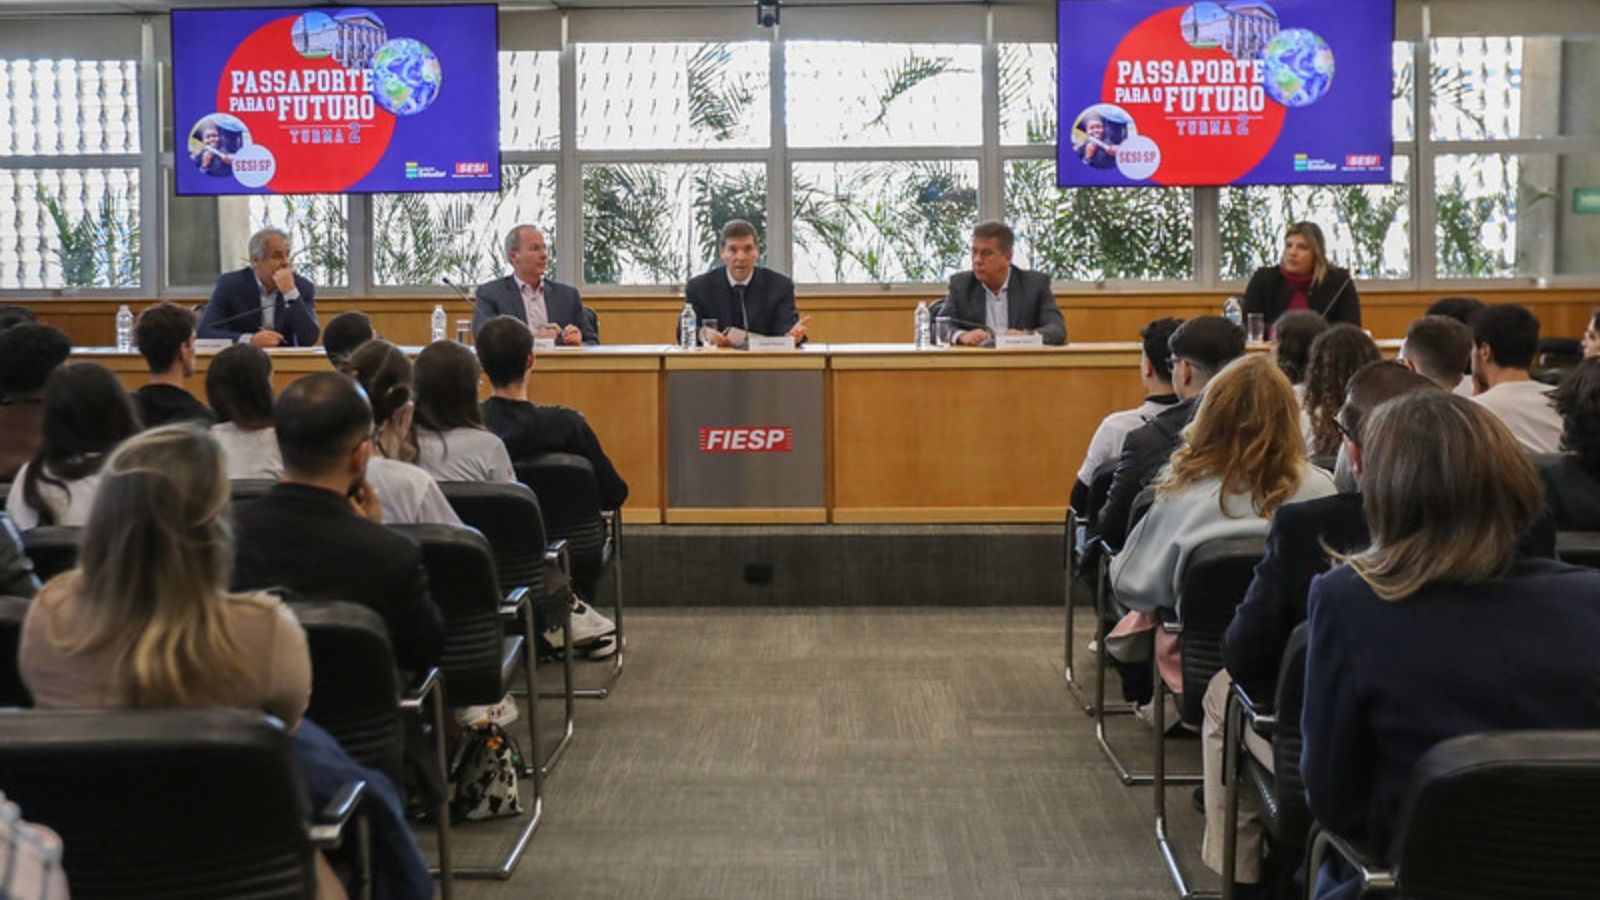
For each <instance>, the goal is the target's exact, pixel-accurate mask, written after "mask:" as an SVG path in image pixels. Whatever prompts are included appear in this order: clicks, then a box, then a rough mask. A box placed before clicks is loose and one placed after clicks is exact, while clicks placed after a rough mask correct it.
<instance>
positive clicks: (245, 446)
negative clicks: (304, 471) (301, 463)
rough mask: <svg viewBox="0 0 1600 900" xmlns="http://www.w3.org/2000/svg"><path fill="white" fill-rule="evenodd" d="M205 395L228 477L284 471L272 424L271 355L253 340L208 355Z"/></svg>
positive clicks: (264, 475)
mask: <svg viewBox="0 0 1600 900" xmlns="http://www.w3.org/2000/svg"><path fill="white" fill-rule="evenodd" d="M206 399H207V400H209V401H210V402H211V408H212V410H214V411H215V412H216V415H217V424H215V425H213V426H211V436H212V437H213V438H216V440H217V443H218V444H221V445H222V455H223V459H224V460H225V461H226V463H227V468H228V477H229V478H233V479H245V478H266V479H274V480H276V479H277V478H278V477H279V476H280V475H282V474H283V458H282V457H281V456H279V455H278V436H277V435H276V434H275V433H273V430H272V357H271V356H268V355H267V351H265V350H263V349H261V348H260V347H257V346H256V345H255V344H234V345H233V346H231V347H228V348H226V349H224V350H223V351H222V352H221V353H218V354H217V355H216V358H214V359H213V360H211V367H210V368H209V369H207V370H206Z"/></svg>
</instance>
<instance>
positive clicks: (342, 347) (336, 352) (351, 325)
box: [322, 310, 376, 374]
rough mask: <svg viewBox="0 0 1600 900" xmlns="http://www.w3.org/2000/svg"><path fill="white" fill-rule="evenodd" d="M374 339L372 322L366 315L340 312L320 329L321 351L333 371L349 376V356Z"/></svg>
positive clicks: (356, 312) (354, 312)
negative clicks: (326, 357)
mask: <svg viewBox="0 0 1600 900" xmlns="http://www.w3.org/2000/svg"><path fill="white" fill-rule="evenodd" d="M374 337H376V334H375V333H374V332H373V330H372V320H371V319H369V318H367V314H366V313H364V312H360V311H358V310H351V311H350V312H342V313H339V314H338V315H337V316H334V317H333V318H332V319H329V320H328V325H327V327H326V328H323V329H322V349H323V351H324V352H325V353H327V354H328V362H329V363H330V364H332V366H333V367H334V369H336V370H337V371H340V372H345V373H346V374H349V372H348V368H349V365H350V354H352V353H354V352H356V348H357V347H360V346H361V345H362V344H365V343H366V342H367V341H370V340H372V339H373V338H374Z"/></svg>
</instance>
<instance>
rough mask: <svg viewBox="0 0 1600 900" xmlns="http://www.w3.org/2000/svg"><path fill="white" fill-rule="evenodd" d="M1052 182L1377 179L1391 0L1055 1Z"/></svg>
mask: <svg viewBox="0 0 1600 900" xmlns="http://www.w3.org/2000/svg"><path fill="white" fill-rule="evenodd" d="M1057 15H1058V18H1057V26H1056V27H1057V32H1058V34H1057V38H1058V41H1057V45H1056V46H1057V52H1058V54H1059V58H1058V60H1057V77H1058V80H1059V83H1058V85H1057V88H1058V93H1057V97H1058V98H1059V99H1058V105H1057V115H1058V123H1059V130H1058V132H1057V133H1058V134H1059V135H1060V139H1059V141H1058V144H1057V148H1056V182H1057V183H1058V184H1059V185H1061V186H1063V187H1107V186H1136V185H1194V186H1198V185H1231V184H1359V183H1382V182H1388V181H1389V180H1390V172H1389V166H1390V156H1391V153H1392V151H1393V139H1392V136H1391V133H1390V104H1391V93H1392V87H1391V85H1392V80H1393V76H1392V74H1391V58H1392V57H1391V51H1390V45H1391V43H1392V42H1393V40H1394V0H1272V2H1267V0H1200V2H1190V3H1174V2H1171V0H1059V2H1058V4H1057Z"/></svg>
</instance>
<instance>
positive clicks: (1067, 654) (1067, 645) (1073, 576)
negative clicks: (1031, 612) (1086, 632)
mask: <svg viewBox="0 0 1600 900" xmlns="http://www.w3.org/2000/svg"><path fill="white" fill-rule="evenodd" d="M1074 521H1075V520H1074ZM1077 531H1078V529H1077V527H1076V526H1075V525H1072V526H1069V527H1068V529H1067V542H1068V549H1067V568H1066V577H1067V586H1066V590H1065V591H1064V592H1063V593H1064V594H1065V595H1066V596H1065V597H1064V598H1063V600H1064V605H1065V606H1066V609H1067V629H1066V640H1065V642H1064V643H1063V645H1062V664H1061V674H1062V677H1063V678H1065V679H1066V683H1067V690H1068V691H1070V692H1071V693H1072V699H1073V701H1074V702H1076V703H1077V704H1078V705H1079V706H1081V707H1083V714H1084V715H1086V716H1092V715H1094V710H1095V705H1094V704H1093V703H1090V702H1089V701H1088V699H1086V698H1085V697H1084V695H1083V688H1082V686H1080V685H1079V684H1078V680H1077V678H1076V677H1075V676H1074V675H1073V672H1072V654H1073V650H1074V648H1073V646H1072V642H1073V634H1072V631H1073V629H1072V625H1073V622H1072V613H1073V610H1074V607H1073V603H1072V587H1073V585H1074V584H1075V583H1077V580H1078V579H1077V574H1078V567H1077V561H1078V554H1077V552H1076V550H1075V548H1074V547H1072V542H1073V541H1075V540H1076V539H1077Z"/></svg>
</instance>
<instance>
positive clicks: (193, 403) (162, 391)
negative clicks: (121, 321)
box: [133, 300, 212, 428]
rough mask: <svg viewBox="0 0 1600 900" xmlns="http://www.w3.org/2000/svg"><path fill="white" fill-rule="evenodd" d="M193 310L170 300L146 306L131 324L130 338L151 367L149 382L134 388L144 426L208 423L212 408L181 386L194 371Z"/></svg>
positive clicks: (136, 404) (210, 418) (135, 401)
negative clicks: (132, 324) (135, 321)
mask: <svg viewBox="0 0 1600 900" xmlns="http://www.w3.org/2000/svg"><path fill="white" fill-rule="evenodd" d="M194 323H195V316H194V311H193V310H190V309H189V308H188V307H184V306H179V305H178V304H176V303H173V302H171V301H165V300H164V301H162V302H160V303H157V304H156V305H154V306H147V307H145V309H144V311H143V312H141V313H139V321H138V324H136V325H134V327H133V341H134V344H136V345H137V346H138V348H139V355H140V356H143V357H144V363H145V365H147V366H149V367H150V383H149V384H147V385H145V386H144V387H142V388H139V389H138V390H137V391H134V392H133V401H134V405H135V406H137V407H138V409H139V420H140V421H141V422H143V423H144V427H146V428H155V427H158V426H161V425H170V424H172V423H174V422H199V423H200V424H201V425H210V424H211V421H212V417H211V410H209V409H206V405H205V404H204V403H201V402H200V401H199V400H196V399H195V396H194V395H193V394H191V393H189V392H188V390H186V389H185V388H184V386H183V381H184V379H185V378H188V377H189V376H191V375H193V374H194Z"/></svg>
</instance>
